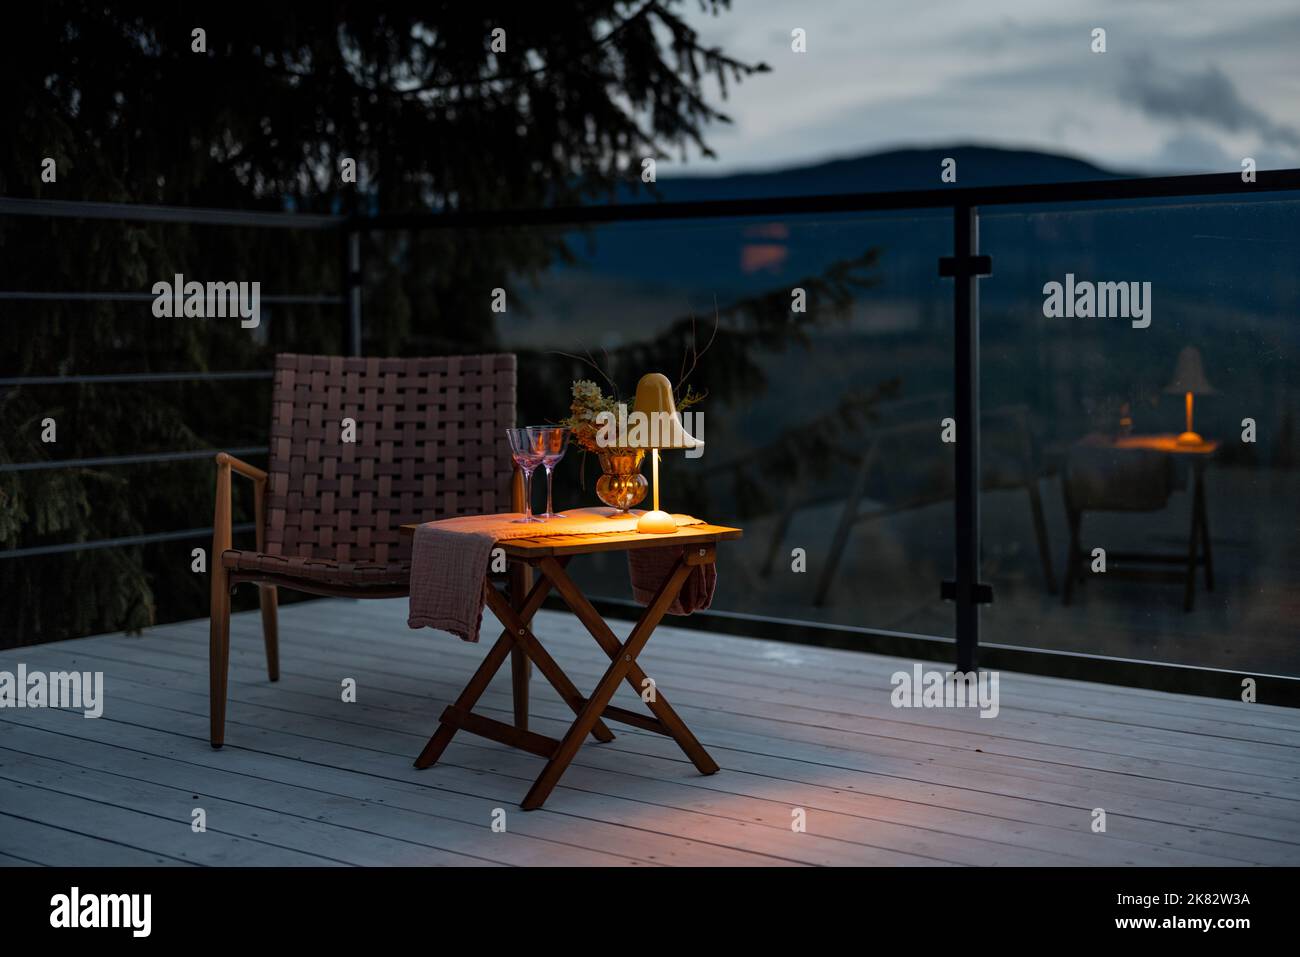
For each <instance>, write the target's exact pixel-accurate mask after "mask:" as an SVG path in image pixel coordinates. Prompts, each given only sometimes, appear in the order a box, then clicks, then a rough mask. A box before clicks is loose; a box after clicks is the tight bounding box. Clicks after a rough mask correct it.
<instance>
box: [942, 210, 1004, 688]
mask: <svg viewBox="0 0 1300 957" xmlns="http://www.w3.org/2000/svg"><path fill="white" fill-rule="evenodd" d="M952 224H953V254H952V256H951V257H944V258H942V259H940V260H939V274H940V275H941V276H950V277H951V278H952V279H953V295H952V308H953V332H954V349H953V402H954V416H953V419H954V421H955V423H956V426H957V429H956V431H957V436H956V438H957V441H956V461H955V462H954V468H955V470H956V479H957V480H956V495H955V498H954V510H955V513H956V515H955V519H956V536H955V546H954V555H953V558H954V561H953V565H954V574H955V577H956V580H955V581H950V582H944V583H943V585H942V589H941V594H942V595H943V597H944V598H950V599H952V600H953V601H954V602H955V603H956V605H957V622H956V625H957V628H956V634H957V670H958V671H962V672H968V671H973V670H974V669H975V667H976V660H977V653H978V650H979V625H980V619H979V606H980V605H981V604H986V603H988V602H990V601H992V600H993V589H992V588H991V587H990V586H988V585H985V584H983V583H981V582H980V390H979V385H980V382H979V363H980V353H979V341H980V335H979V315H980V312H979V277H980V276H987V275H989V273H990V272H991V271H992V263H991V261H990V259H989V257H988V256H981V255H980V254H979V213H978V211H977V209H976V208H975V207H974V206H965V205H958V206H954V207H953V210H952Z"/></svg>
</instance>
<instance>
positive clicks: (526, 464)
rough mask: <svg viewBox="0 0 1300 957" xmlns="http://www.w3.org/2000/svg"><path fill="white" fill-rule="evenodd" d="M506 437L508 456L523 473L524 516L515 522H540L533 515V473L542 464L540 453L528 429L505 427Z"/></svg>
mask: <svg viewBox="0 0 1300 957" xmlns="http://www.w3.org/2000/svg"><path fill="white" fill-rule="evenodd" d="M506 438H507V439H509V440H510V457H511V458H513V459H514V460H515V464H516V465H518V466H519V468H520V469H522V470H523V473H524V517H523V518H517V519H515V522H516V523H518V522H540V521H541V519H540V518H534V517H533V473H534V472H535V471H537V466H539V465H541V464H542V453H541V451H540V450H539V449H538V447H537V446H536V445H535V444H534V442H533V438H532V436H531V435H529V434H528V429H506Z"/></svg>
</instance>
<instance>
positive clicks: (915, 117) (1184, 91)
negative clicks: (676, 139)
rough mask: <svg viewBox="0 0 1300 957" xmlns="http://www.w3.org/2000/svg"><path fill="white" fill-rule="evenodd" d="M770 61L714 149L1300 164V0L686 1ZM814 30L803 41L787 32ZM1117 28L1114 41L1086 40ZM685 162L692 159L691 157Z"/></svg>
mask: <svg viewBox="0 0 1300 957" xmlns="http://www.w3.org/2000/svg"><path fill="white" fill-rule="evenodd" d="M683 10H684V11H688V13H687V15H688V16H689V17H690V19H691V20H692V22H693V23H694V25H695V26H696V28H697V29H698V30H699V31H700V32H701V35H702V36H703V38H704V39H705V41H706V42H707V43H709V44H717V45H720V46H722V47H723V48H724V49H725V50H726V51H727V52H729V53H731V54H732V55H734V56H737V57H739V58H741V59H750V60H762V61H764V62H766V63H768V64H769V65H770V66H771V67H772V72H771V73H768V74H763V75H759V76H755V77H752V78H750V79H749V80H747V81H746V82H745V83H743V84H742V85H741V86H740V87H738V88H736V87H733V88H732V89H730V91H729V94H730V95H729V99H728V100H727V101H725V102H724V103H723V109H724V111H725V112H727V113H729V114H730V115H731V116H732V118H733V119H734V121H735V123H734V125H733V126H731V127H719V128H717V129H715V130H714V132H713V134H712V136H711V138H710V143H711V145H712V146H713V147H714V149H715V150H716V152H717V153H718V160H717V161H716V162H712V161H707V160H698V159H692V160H691V161H690V162H689V164H688V167H687V169H689V171H690V172H697V173H702V172H715V171H716V172H724V171H729V170H737V169H764V168H771V167H780V166H787V165H791V164H796V163H804V162H810V161H815V160H820V159H826V158H831V157H836V156H852V155H857V154H861V153H868V152H875V151H877V150H881V149H888V148H891V147H897V146H929V145H940V144H951V143H981V144H987V145H1000V146H1012V147H1031V148H1037V149H1043V150H1049V151H1054V152H1061V153H1067V154H1070V155H1074V156H1078V157H1080V158H1083V159H1087V160H1090V161H1092V162H1095V163H1097V164H1099V165H1102V166H1106V167H1109V168H1111V169H1117V170H1122V171H1132V172H1137V173H1155V172H1211V171H1220V170H1228V169H1232V170H1236V169H1239V168H1240V163H1241V158H1242V157H1243V156H1252V157H1254V158H1255V160H1256V161H1257V163H1258V164H1259V167H1260V168H1261V169H1269V168H1279V167H1290V166H1297V165H1300V0H815V2H808V0H805V2H795V0H784V2H783V0H733V2H732V7H731V10H730V11H726V12H723V13H722V14H721V15H720V16H718V17H717V18H713V17H710V16H707V15H704V14H701V13H699V12H698V7H697V5H696V4H695V3H694V2H693V0H691V2H688V3H687V4H686V5H685V6H684V7H683ZM796 27H799V28H802V29H803V30H805V31H806V32H807V52H806V53H802V54H799V53H795V52H792V50H791V48H790V46H791V30H793V29H794V28H796ZM1096 27H1101V28H1104V29H1105V30H1106V52H1105V53H1094V52H1092V50H1091V44H1092V31H1093V29H1094V28H1096ZM683 171H685V170H683Z"/></svg>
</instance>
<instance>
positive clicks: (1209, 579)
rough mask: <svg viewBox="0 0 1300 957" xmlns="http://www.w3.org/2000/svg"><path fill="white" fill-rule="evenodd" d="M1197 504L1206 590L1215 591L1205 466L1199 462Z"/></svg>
mask: <svg viewBox="0 0 1300 957" xmlns="http://www.w3.org/2000/svg"><path fill="white" fill-rule="evenodd" d="M1196 504H1197V507H1198V510H1199V511H1200V513H1201V553H1202V555H1203V556H1204V557H1205V590H1206V591H1214V555H1213V553H1212V552H1211V551H1210V516H1209V513H1208V510H1207V509H1206V507H1205V466H1203V465H1200V464H1199V463H1198V468H1197V476H1196Z"/></svg>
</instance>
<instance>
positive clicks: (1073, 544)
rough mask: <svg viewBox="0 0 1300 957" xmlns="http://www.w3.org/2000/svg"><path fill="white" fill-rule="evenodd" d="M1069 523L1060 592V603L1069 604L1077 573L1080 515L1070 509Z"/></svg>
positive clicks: (1068, 514)
mask: <svg viewBox="0 0 1300 957" xmlns="http://www.w3.org/2000/svg"><path fill="white" fill-rule="evenodd" d="M1067 517H1068V519H1069V524H1070V550H1069V552H1067V553H1066V557H1065V588H1064V589H1063V590H1062V592H1061V604H1062V605H1069V604H1070V598H1071V597H1072V596H1073V595H1074V581H1075V578H1076V577H1077V576H1078V573H1079V523H1080V521H1081V518H1082V517H1081V515H1080V514H1079V513H1078V512H1076V511H1073V510H1071V511H1070V512H1068V513H1067Z"/></svg>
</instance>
